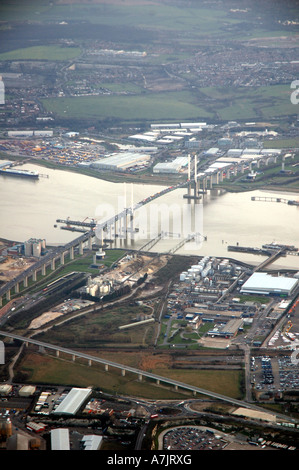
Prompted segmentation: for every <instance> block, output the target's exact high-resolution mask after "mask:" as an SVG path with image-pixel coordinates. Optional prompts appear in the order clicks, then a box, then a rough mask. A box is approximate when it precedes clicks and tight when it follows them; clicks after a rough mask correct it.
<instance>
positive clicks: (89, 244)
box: [88, 236, 92, 250]
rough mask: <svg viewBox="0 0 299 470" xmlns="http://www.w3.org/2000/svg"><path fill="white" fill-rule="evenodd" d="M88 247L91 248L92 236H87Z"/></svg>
mask: <svg viewBox="0 0 299 470" xmlns="http://www.w3.org/2000/svg"><path fill="white" fill-rule="evenodd" d="M88 249H89V250H92V237H91V236H90V237H88Z"/></svg>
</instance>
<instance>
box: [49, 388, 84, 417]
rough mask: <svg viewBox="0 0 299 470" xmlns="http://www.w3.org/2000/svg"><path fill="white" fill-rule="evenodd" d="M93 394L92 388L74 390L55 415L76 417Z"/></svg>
mask: <svg viewBox="0 0 299 470" xmlns="http://www.w3.org/2000/svg"><path fill="white" fill-rule="evenodd" d="M91 393H92V390H91V389H90V388H72V389H71V391H70V392H69V393H68V394H67V396H66V397H65V398H64V400H63V401H62V402H61V403H60V405H58V407H57V408H56V409H55V410H54V411H53V413H54V414H60V415H62V414H64V415H75V414H76V413H77V411H78V410H79V409H80V407H81V406H82V405H83V403H84V402H85V400H86V399H87V398H88V397H89V396H90V394H91Z"/></svg>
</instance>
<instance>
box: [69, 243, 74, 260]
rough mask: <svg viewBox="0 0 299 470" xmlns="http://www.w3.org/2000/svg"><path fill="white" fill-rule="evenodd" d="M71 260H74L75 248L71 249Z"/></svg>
mask: <svg viewBox="0 0 299 470" xmlns="http://www.w3.org/2000/svg"><path fill="white" fill-rule="evenodd" d="M70 259H72V260H73V259H74V247H73V246H72V247H71V248H70Z"/></svg>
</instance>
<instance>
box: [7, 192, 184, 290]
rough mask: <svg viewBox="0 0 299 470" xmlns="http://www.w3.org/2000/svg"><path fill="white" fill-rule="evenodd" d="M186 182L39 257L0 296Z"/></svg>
mask: <svg viewBox="0 0 299 470" xmlns="http://www.w3.org/2000/svg"><path fill="white" fill-rule="evenodd" d="M185 185H186V183H180V184H178V185H176V186H170V187H168V188H165V189H163V190H162V191H160V192H158V193H155V194H153V195H152V196H149V197H147V198H146V199H143V200H142V201H140V202H138V203H137V204H136V205H135V206H133V207H132V208H125V209H124V210H123V211H122V212H120V213H119V214H116V215H114V216H113V217H111V218H110V219H108V220H105V221H104V222H101V223H97V225H96V228H95V231H93V230H89V231H86V232H85V233H84V234H83V235H80V236H79V237H77V238H75V239H74V240H72V241H70V242H69V243H67V244H66V245H62V246H58V247H56V248H55V249H54V250H52V251H51V252H49V253H47V254H46V255H45V256H43V257H42V258H41V259H39V260H38V261H37V262H36V263H34V264H33V265H32V266H30V268H28V269H26V270H25V271H23V272H22V273H20V274H19V275H18V276H16V277H15V278H14V279H12V280H10V281H8V282H7V283H6V284H4V285H3V286H1V287H0V297H2V296H3V295H5V294H6V293H7V292H8V291H9V290H10V289H13V288H14V287H15V285H16V284H18V283H20V282H22V281H24V279H25V278H26V277H30V276H32V274H33V273H34V272H35V271H38V270H40V269H41V268H42V266H44V265H46V264H49V263H50V262H51V261H52V260H53V259H56V258H58V257H59V256H61V255H62V254H63V253H64V252H66V251H69V250H70V249H71V248H74V247H75V246H78V245H79V244H80V243H85V242H86V241H87V240H88V239H89V238H90V237H91V236H92V237H93V236H94V235H95V232H97V233H99V232H100V231H101V230H103V229H105V227H107V226H108V225H111V224H114V223H115V221H116V220H118V219H120V218H122V217H125V216H127V215H131V214H133V213H134V211H136V210H137V209H139V208H140V207H142V206H143V205H145V204H148V203H149V202H152V201H153V200H154V199H157V198H159V197H161V196H164V195H165V194H167V193H169V192H171V191H174V190H175V189H178V188H181V187H183V186H185Z"/></svg>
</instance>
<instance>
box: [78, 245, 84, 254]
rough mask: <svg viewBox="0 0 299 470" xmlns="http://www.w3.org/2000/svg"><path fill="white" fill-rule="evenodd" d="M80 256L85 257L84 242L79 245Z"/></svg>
mask: <svg viewBox="0 0 299 470" xmlns="http://www.w3.org/2000/svg"><path fill="white" fill-rule="evenodd" d="M79 255H83V242H80V244H79Z"/></svg>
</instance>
